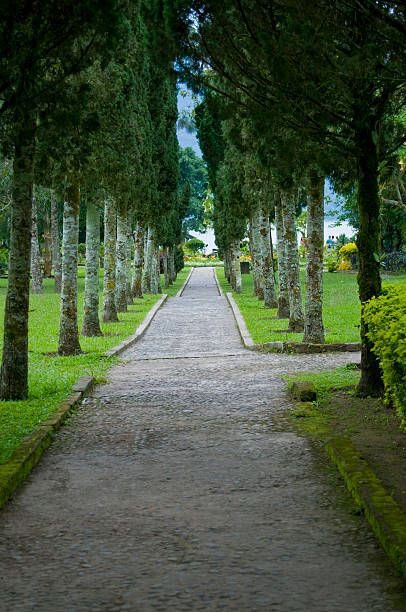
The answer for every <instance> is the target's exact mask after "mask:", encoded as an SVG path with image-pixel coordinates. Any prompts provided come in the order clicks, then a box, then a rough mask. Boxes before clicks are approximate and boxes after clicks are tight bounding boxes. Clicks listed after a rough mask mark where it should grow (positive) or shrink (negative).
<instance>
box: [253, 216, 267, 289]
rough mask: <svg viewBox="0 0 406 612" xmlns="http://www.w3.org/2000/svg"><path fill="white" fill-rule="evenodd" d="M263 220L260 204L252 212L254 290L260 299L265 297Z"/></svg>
mask: <svg viewBox="0 0 406 612" xmlns="http://www.w3.org/2000/svg"><path fill="white" fill-rule="evenodd" d="M260 230H261V221H260V209H259V206H257V207H256V208H255V210H254V211H253V213H252V246H253V254H254V260H253V274H254V292H255V295H256V296H257V297H258V299H259V300H263V299H264V267H263V253H262V246H261V233H260Z"/></svg>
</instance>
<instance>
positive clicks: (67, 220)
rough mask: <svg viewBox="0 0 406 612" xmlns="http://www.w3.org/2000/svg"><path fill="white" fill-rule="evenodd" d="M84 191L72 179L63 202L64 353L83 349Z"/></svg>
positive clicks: (61, 348) (61, 333)
mask: <svg viewBox="0 0 406 612" xmlns="http://www.w3.org/2000/svg"><path fill="white" fill-rule="evenodd" d="M79 209H80V191H79V184H78V182H77V181H75V180H73V179H71V184H70V185H69V187H68V188H67V189H66V200H65V202H64V205H63V238H62V293H61V316H60V320H59V346H58V353H59V354H60V355H78V354H79V353H81V352H82V351H81V348H80V344H79V333H78V237H79Z"/></svg>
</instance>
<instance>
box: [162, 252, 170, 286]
mask: <svg viewBox="0 0 406 612" xmlns="http://www.w3.org/2000/svg"><path fill="white" fill-rule="evenodd" d="M162 263H163V267H164V279H165V282H164V287H165V289H167V288H168V287H169V266H168V247H165V246H164V247H163V250H162Z"/></svg>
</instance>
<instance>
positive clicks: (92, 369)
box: [0, 268, 189, 463]
mask: <svg viewBox="0 0 406 612" xmlns="http://www.w3.org/2000/svg"><path fill="white" fill-rule="evenodd" d="M188 273H189V271H188V270H187V269H185V268H184V269H183V270H182V272H180V273H179V274H178V278H177V281H176V283H174V284H173V285H172V286H171V287H169V289H167V290H165V292H166V293H168V295H169V296H174V295H176V293H177V292H178V290H179V289H180V287H181V286H182V284H183V282H184V281H185V280H186V277H187V275H188ZM101 274H102V272H101ZM83 276H84V268H79V279H78V290H79V295H78V313H79V330H80V327H81V324H82V312H83V295H84V278H83ZM102 283H103V280H102V277H101V278H100V289H102ZM6 291H7V280H6V279H0V311H1V312H0V337H1V338H2V337H3V318H4V303H5V297H6ZM100 297H101V296H100ZM160 297H161V296H160V295H146V296H145V297H144V298H143V299H141V300H140V299H137V300H134V302H135V303H134V306H129V311H128V312H126V313H120V314H119V319H120V322H119V323H103V324H102V325H101V327H102V331H103V333H105V334H106V333H107V334H112V335H111V336H103V337H100V338H85V337H82V336H81V337H80V344H81V347H82V351H84V352H83V354H81V355H75V356H73V357H60V356H59V355H55V353H57V350H58V329H59V307H60V296H59V295H56V294H55V293H54V291H53V280H49V279H45V280H44V294H43V295H31V296H30V313H29V344H28V350H29V364H28V368H29V372H28V377H29V397H28V400H26V401H15V402H0V463H3V462H4V461H6V460H7V459H8V457H9V456H10V455H11V454H12V452H13V451H14V449H15V448H16V447H17V446H18V444H19V443H20V442H21V441H22V440H23V438H24V437H25V436H27V435H28V434H30V433H31V432H32V431H34V430H35V428H36V427H37V426H38V425H39V424H40V423H41V422H42V421H43V420H45V419H46V418H47V417H48V416H49V415H50V414H52V412H53V411H55V410H56V408H57V407H58V405H59V403H60V402H61V401H62V400H63V399H64V398H66V396H67V395H68V394H69V391H70V388H71V387H72V385H73V384H74V382H75V381H76V380H77V378H79V376H86V375H91V376H94V377H95V378H96V379H98V380H101V379H102V378H103V374H104V373H105V372H106V370H107V369H108V368H110V367H111V366H112V365H113V363H115V362H116V361H117V358H107V357H104V356H103V353H104V352H105V351H106V350H108V349H109V348H112V347H113V346H115V345H116V344H118V343H119V342H121V341H122V340H123V339H124V338H127V337H128V336H130V335H131V334H133V333H134V332H135V330H136V328H137V327H138V325H139V324H140V323H141V322H142V321H143V319H144V318H145V316H146V314H147V313H148V311H149V310H150V309H151V307H152V306H153V305H154V304H155V302H157V301H158V300H159V298H160ZM49 354H50V355H49Z"/></svg>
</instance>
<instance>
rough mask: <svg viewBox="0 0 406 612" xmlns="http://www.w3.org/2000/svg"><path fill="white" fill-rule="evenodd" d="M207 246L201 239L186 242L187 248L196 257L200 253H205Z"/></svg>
mask: <svg viewBox="0 0 406 612" xmlns="http://www.w3.org/2000/svg"><path fill="white" fill-rule="evenodd" d="M205 246H206V244H205V243H204V242H203V240H199V238H191V239H190V240H188V241H187V242H185V247H186V248H187V249H189V251H192V253H193V254H194V255H196V254H197V253H198V252H199V251H200V252H201V251H203V249H204V248H205Z"/></svg>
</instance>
